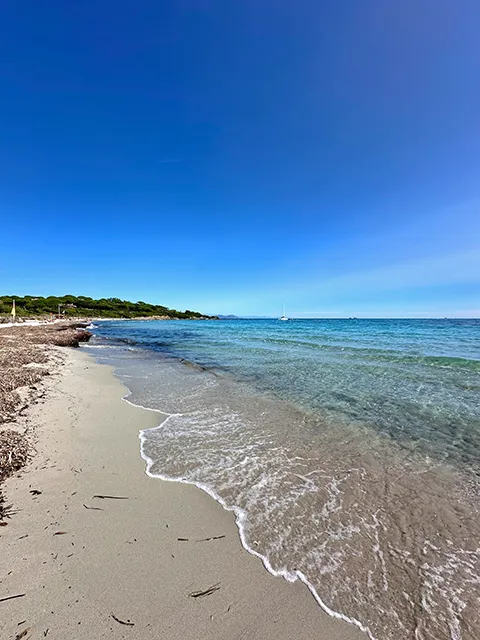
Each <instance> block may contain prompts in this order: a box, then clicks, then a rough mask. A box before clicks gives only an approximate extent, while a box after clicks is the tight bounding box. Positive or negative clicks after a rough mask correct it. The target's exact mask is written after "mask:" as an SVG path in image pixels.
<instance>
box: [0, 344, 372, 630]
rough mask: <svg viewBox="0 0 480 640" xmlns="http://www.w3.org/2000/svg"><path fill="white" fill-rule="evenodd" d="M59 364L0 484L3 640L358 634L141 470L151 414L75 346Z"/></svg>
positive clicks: (215, 515) (154, 417)
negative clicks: (29, 448) (23, 445)
mask: <svg viewBox="0 0 480 640" xmlns="http://www.w3.org/2000/svg"><path fill="white" fill-rule="evenodd" d="M66 359H67V364H66V365H65V366H64V367H63V368H62V369H61V371H60V372H59V373H58V374H55V375H54V376H51V377H50V379H49V380H48V381H47V382H46V383H45V384H46V385H47V387H48V389H47V393H46V397H45V401H44V403H43V404H37V405H34V406H33V407H31V408H30V410H29V412H28V418H27V419H28V420H29V421H30V423H31V424H36V425H38V428H37V437H38V443H37V452H38V453H37V455H36V456H35V458H34V459H33V461H32V463H31V464H30V465H29V466H28V467H27V468H26V470H25V471H23V472H22V474H21V475H20V476H18V477H17V476H16V477H12V478H10V479H9V480H7V482H6V485H5V489H6V494H7V499H8V501H10V502H12V503H13V504H14V505H15V507H16V508H17V509H18V513H16V514H15V515H14V516H13V517H12V518H11V520H9V521H8V526H4V527H0V637H1V638H5V639H11V640H14V639H15V638H17V639H20V638H25V640H27V639H28V638H32V639H33V638H48V639H50V638H52V639H60V638H61V639H62V640H65V639H70V638H78V639H83V638H85V639H87V638H88V639H89V640H91V639H97V638H130V639H132V640H140V639H145V640H146V639H148V640H152V639H155V640H157V639H160V638H162V639H163V638H164V639H168V640H177V639H178V640H180V639H182V640H183V639H185V640H189V639H192V640H193V639H195V640H201V639H210V638H212V639H213V638H216V639H220V638H221V639H232V640H240V639H247V638H248V639H258V640H260V639H262V640H267V639H270V638H272V639H273V638H276V639H277V638H278V639H283V638H284V639H287V638H288V639H289V640H307V639H308V640H312V639H317V640H335V639H337V640H340V639H342V640H355V639H357V640H365V638H366V636H365V635H364V634H363V633H361V632H360V631H359V630H358V629H356V628H355V627H353V626H351V625H349V624H347V623H344V622H342V621H340V620H335V619H333V618H331V617H329V616H328V615H326V614H325V613H324V612H323V611H322V610H321V609H320V607H319V606H318V605H317V603H316V602H315V601H314V599H313V597H312V596H311V595H310V593H309V591H308V590H307V588H306V587H305V586H304V585H302V584H301V583H298V582H297V583H295V584H289V583H287V582H285V581H284V580H283V579H281V578H275V577H273V576H271V575H270V574H269V573H267V571H266V570H265V569H264V568H263V565H262V563H261V561H260V560H259V559H258V558H255V557H254V556H252V555H250V554H248V553H247V552H246V551H245V550H244V549H243V548H242V546H241V544H240V540H239V536H238V532H237V528H236V526H235V523H234V520H233V516H232V514H231V513H229V512H227V511H225V510H223V509H222V508H221V507H220V505H218V504H217V503H216V502H215V501H214V500H212V499H211V498H210V497H209V496H207V495H206V494H205V493H203V492H202V491H200V490H198V489H196V488H195V487H192V486H187V485H182V484H177V483H169V482H163V481H161V480H156V479H152V478H149V477H147V476H146V475H145V472H144V462H143V460H142V459H141V457H140V454H139V439H138V431H139V429H143V428H149V427H152V426H155V425H157V424H158V423H159V421H160V419H161V416H160V414H158V413H154V412H150V411H146V410H143V409H139V408H136V407H133V406H131V405H129V404H128V403H126V402H123V401H122V400H121V398H122V396H123V395H124V394H125V392H126V390H125V387H123V386H122V384H121V383H120V382H119V381H118V380H117V379H116V378H115V377H114V376H113V374H112V372H111V370H110V368H108V367H106V366H103V365H98V364H96V363H95V362H94V361H93V359H91V358H90V357H89V356H88V355H87V354H85V353H82V352H81V350H75V351H73V350H69V351H67V353H66ZM34 490H36V491H41V493H40V494H38V495H34V494H32V491H34ZM98 494H100V495H110V496H124V497H126V498H128V499H126V500H114V499H100V498H95V497H93V496H95V495H98ZM87 507H88V508H87ZM213 536H225V537H223V538H219V539H216V540H210V541H200V540H202V539H204V538H210V537H213ZM179 538H187V539H188V540H187V541H182V540H179ZM213 585H216V586H218V587H219V588H218V589H217V590H215V591H214V592H213V593H212V594H211V595H208V596H204V597H199V598H193V597H191V595H189V594H191V593H192V592H197V591H203V590H206V589H208V588H209V587H211V586H213ZM17 594H25V595H24V596H23V597H20V598H15V599H11V600H6V601H2V598H6V597H8V596H12V595H17ZM113 616H115V617H116V618H117V619H118V620H121V621H123V622H130V623H132V624H131V625H124V624H121V623H120V622H118V621H117V620H115V619H114V617H113ZM25 630H27V631H26V632H25Z"/></svg>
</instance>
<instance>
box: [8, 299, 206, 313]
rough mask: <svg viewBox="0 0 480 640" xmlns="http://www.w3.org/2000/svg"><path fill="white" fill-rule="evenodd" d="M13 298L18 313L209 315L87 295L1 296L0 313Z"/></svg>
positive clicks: (140, 302) (10, 304)
mask: <svg viewBox="0 0 480 640" xmlns="http://www.w3.org/2000/svg"><path fill="white" fill-rule="evenodd" d="M14 300H15V307H16V313H17V316H20V317H27V316H45V315H58V314H59V313H60V315H63V316H66V317H71V318H75V317H94V318H140V317H147V318H148V317H152V316H165V317H167V318H185V319H193V318H212V317H214V316H205V315H203V314H201V313H199V312H198V311H191V310H190V309H186V310H185V311H177V310H176V309H169V308H168V307H164V306H162V305H158V304H149V303H147V302H143V301H139V302H130V301H128V300H120V298H100V299H99V300H95V299H94V298H89V297H88V296H71V295H67V296H48V297H47V298H44V297H41V296H0V315H8V314H10V313H11V311H12V304H13V301H14Z"/></svg>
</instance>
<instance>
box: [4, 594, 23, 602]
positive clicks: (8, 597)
mask: <svg viewBox="0 0 480 640" xmlns="http://www.w3.org/2000/svg"><path fill="white" fill-rule="evenodd" d="M25 595H26V594H25V593H18V594H17V595H16V596H7V597H6V598H0V602H5V601H6V600H13V599H14V598H23V596H25Z"/></svg>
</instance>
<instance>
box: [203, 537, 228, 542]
mask: <svg viewBox="0 0 480 640" xmlns="http://www.w3.org/2000/svg"><path fill="white" fill-rule="evenodd" d="M225 537H226V536H225V535H223V536H212V537H211V538H200V540H195V542H208V541H209V540H221V539H222V538H225Z"/></svg>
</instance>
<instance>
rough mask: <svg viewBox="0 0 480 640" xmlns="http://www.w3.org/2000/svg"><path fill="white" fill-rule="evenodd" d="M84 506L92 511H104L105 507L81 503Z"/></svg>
mask: <svg viewBox="0 0 480 640" xmlns="http://www.w3.org/2000/svg"><path fill="white" fill-rule="evenodd" d="M83 506H84V507H85V509H92V510H93V511H105V509H102V507H89V506H87V505H86V504H84V505H83Z"/></svg>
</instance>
